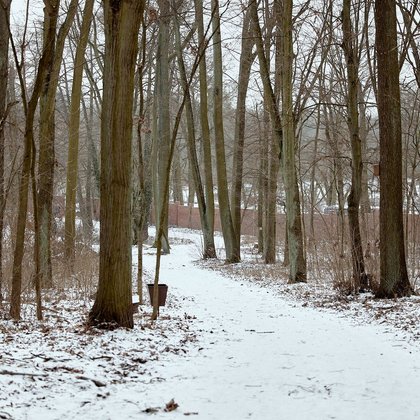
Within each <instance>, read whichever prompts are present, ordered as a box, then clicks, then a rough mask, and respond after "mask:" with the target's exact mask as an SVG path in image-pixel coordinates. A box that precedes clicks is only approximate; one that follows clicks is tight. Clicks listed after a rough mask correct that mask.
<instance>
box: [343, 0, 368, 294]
mask: <svg viewBox="0 0 420 420" xmlns="http://www.w3.org/2000/svg"><path fill="white" fill-rule="evenodd" d="M350 5H351V1H350V0H343V13H342V19H343V49H344V54H345V57H346V64H347V125H348V128H349V132H350V144H351V157H352V162H351V186H350V194H349V196H348V199H347V205H348V221H349V231H350V250H351V259H352V267H353V287H354V291H355V292H356V293H358V292H359V291H361V290H365V289H366V288H367V287H368V281H367V275H366V272H365V262H364V257H363V246H362V238H361V235H360V223H359V208H360V197H361V190H362V173H363V162H362V144H361V140H360V136H359V112H358V100H359V98H358V71H359V63H358V58H357V54H358V52H357V50H356V48H355V44H356V40H355V38H356V35H355V32H354V31H353V30H352V23H351V17H350V10H351V7H350Z"/></svg>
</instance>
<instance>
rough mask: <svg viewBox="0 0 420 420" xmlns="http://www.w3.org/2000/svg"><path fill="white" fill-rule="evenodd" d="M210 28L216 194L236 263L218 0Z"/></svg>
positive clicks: (229, 258)
mask: <svg viewBox="0 0 420 420" xmlns="http://www.w3.org/2000/svg"><path fill="white" fill-rule="evenodd" d="M211 7H212V14H213V18H212V28H213V67H214V81H213V83H214V84H213V106H214V115H213V117H214V131H215V145H216V168H217V194H218V200H219V209H220V219H221V224H222V233H223V239H224V242H225V249H226V261H227V262H231V263H235V262H238V261H239V260H240V258H241V255H240V247H238V243H237V241H235V228H234V226H233V221H232V213H231V209H230V204H229V192H228V182H227V173H226V152H225V135H224V124H223V68H222V38H221V32H220V11H219V0H212V2H211Z"/></svg>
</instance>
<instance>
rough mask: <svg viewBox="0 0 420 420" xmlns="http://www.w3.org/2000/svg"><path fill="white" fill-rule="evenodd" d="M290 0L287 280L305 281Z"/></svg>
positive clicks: (286, 43)
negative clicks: (294, 111)
mask: <svg viewBox="0 0 420 420" xmlns="http://www.w3.org/2000/svg"><path fill="white" fill-rule="evenodd" d="M292 11H293V1H292V0H284V2H283V19H282V23H283V25H282V30H283V31H282V32H283V51H282V52H283V54H282V58H283V65H282V72H281V75H282V80H281V84H282V122H283V169H284V184H285V189H286V220H287V238H288V245H289V283H297V282H305V281H306V261H305V258H304V253H303V230H302V219H301V209H300V194H299V187H298V180H297V174H296V156H295V150H296V145H295V141H296V136H295V127H294V115H293V101H292V87H293V81H292V77H293V44H292V41H293V40H292Z"/></svg>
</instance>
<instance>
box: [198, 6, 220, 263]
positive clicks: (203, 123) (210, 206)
mask: <svg viewBox="0 0 420 420" xmlns="http://www.w3.org/2000/svg"><path fill="white" fill-rule="evenodd" d="M194 6H195V14H196V22H197V35H198V42H199V54H200V62H199V68H198V70H199V85H200V127H201V137H202V144H203V158H204V165H203V166H204V186H205V194H206V206H207V211H206V217H207V226H208V229H209V239H208V241H209V244H208V246H209V249H208V250H207V253H208V255H209V257H212V258H215V257H216V247H215V245H214V192H213V169H212V155H211V139H210V127H209V117H208V101H207V95H208V87H207V65H206V48H207V46H208V41H206V38H205V34H204V23H203V1H202V0H194ZM211 249H214V254H213V255H211V253H210V251H211Z"/></svg>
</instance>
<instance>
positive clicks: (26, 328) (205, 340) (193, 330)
mask: <svg viewBox="0 0 420 420" xmlns="http://www.w3.org/2000/svg"><path fill="white" fill-rule="evenodd" d="M172 235H175V237H176V238H178V240H175V244H174V245H173V247H172V252H171V254H170V255H166V256H164V257H163V259H162V274H161V281H162V282H165V283H167V284H168V285H169V298H168V299H169V302H168V306H167V307H165V308H162V309H161V318H160V320H159V321H158V322H157V324H155V325H153V324H151V323H150V321H149V319H148V313H150V309H149V307H145V308H143V312H142V313H140V314H136V315H135V321H136V327H135V329H134V330H133V331H122V330H118V331H107V332H99V331H95V330H90V331H86V330H85V329H84V327H83V317H84V316H85V315H86V312H87V310H88V307H89V304H90V303H89V302H87V303H83V302H79V303H77V304H74V303H73V304H71V300H70V299H69V296H66V297H61V296H54V297H51V300H50V301H49V302H46V306H47V307H49V308H51V309H52V308H54V309H53V310H50V311H48V312H47V314H49V316H50V317H49V319H48V320H47V321H46V322H45V323H44V324H42V325H39V324H36V323H34V322H33V321H29V320H28V321H22V322H21V323H19V324H15V323H13V322H11V321H0V390H1V392H0V419H2V418H5V419H8V418H12V419H31V420H32V419H42V420H44V419H45V420H47V419H83V420H84V419H101V420H102V419H122V418H127V419H138V418H142V419H143V418H145V419H146V418H149V417H150V418H155V419H172V418H174V419H175V418H185V416H188V417H190V416H191V417H192V418H199V419H205V420H211V419H217V420H220V419H227V420H242V419H248V418H251V419H258V420H277V419H298V420H299V419H414V418H420V403H419V402H418V389H420V349H419V346H418V344H419V341H418V334H419V330H418V322H416V323H415V322H414V320H417V319H418V315H419V310H418V309H417V308H418V307H420V300H419V299H418V298H416V297H415V298H410V299H406V300H405V301H403V302H402V303H401V302H374V301H372V299H370V298H369V297H362V298H360V299H358V300H355V301H346V302H344V303H340V304H339V305H337V304H333V303H332V302H333V299H332V298H331V297H328V296H326V295H322V296H321V298H318V299H315V298H310V296H309V294H314V293H315V291H314V289H311V286H298V287H293V288H290V286H285V285H284V284H272V282H270V283H268V282H267V281H265V280H264V278H263V277H264V276H263V275H261V278H259V279H255V278H254V279H253V281H249V280H248V279H247V278H243V277H244V276H242V278H240V277H238V276H240V275H241V272H246V263H244V265H238V266H236V268H234V269H233V270H234V271H235V270H236V272H233V273H232V270H230V271H227V269H226V268H224V267H220V266H218V267H216V266H215V264H214V263H213V264H202V263H200V262H198V261H196V260H198V258H199V249H200V246H199V244H198V243H197V241H198V242H199V235H197V234H196V233H193V232H187V231H181V230H176V231H173V232H172ZM179 238H182V240H179ZM134 260H135V259H134ZM145 264H146V271H147V273H148V275H149V276H150V275H151V274H152V273H153V268H154V250H153V249H148V250H147V251H146V253H145ZM227 274H229V275H231V276H232V275H233V276H234V278H230V277H228V276H227ZM306 297H307V299H306ZM66 299H67V300H66ZM320 306H321V308H319V307H320ZM389 314H394V316H390V315H389ZM395 314H400V316H398V315H395ZM402 314H405V315H404V318H402ZM400 319H405V320H406V324H413V325H410V326H409V328H408V327H407V328H405V327H406V325H404V324H403V323H402V322H401V321H399V320H400ZM410 320H412V322H411V321H410ZM171 399H174V404H170V405H169V406H168V408H167V411H165V407H166V404H167V403H168V402H170V401H171ZM176 405H178V407H177V408H175V407H176Z"/></svg>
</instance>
